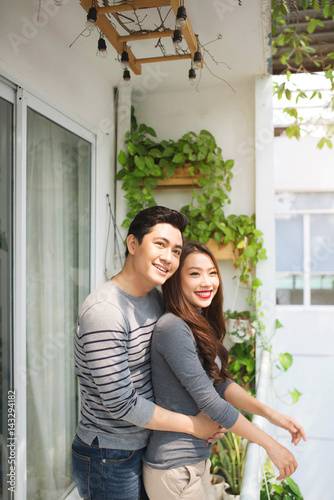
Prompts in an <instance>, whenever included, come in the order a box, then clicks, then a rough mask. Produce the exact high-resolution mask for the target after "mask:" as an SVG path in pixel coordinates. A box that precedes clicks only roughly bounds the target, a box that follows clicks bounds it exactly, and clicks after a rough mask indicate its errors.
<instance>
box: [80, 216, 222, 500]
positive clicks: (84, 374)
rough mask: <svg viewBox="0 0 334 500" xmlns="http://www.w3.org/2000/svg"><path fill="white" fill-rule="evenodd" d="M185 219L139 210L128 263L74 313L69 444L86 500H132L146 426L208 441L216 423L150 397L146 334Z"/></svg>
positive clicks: (129, 240) (158, 310) (130, 234)
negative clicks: (75, 403)
mask: <svg viewBox="0 0 334 500" xmlns="http://www.w3.org/2000/svg"><path fill="white" fill-rule="evenodd" d="M186 225H187V219H186V217H185V216H184V215H183V214H181V213H180V212H177V211H175V210H170V209H168V208H165V207H151V208H147V209H145V210H142V211H141V212H139V213H138V214H137V215H136V217H135V218H134V220H133V221H132V223H131V225H130V228H129V232H128V236H127V240H126V243H127V251H126V261H125V264H124V267H123V269H122V270H121V271H120V273H119V274H117V275H116V276H115V277H114V278H112V280H111V281H108V282H107V283H105V284H104V285H102V286H101V287H99V288H98V289H97V290H95V291H94V292H92V293H91V294H90V295H89V296H88V297H87V299H86V300H85V302H84V304H83V306H82V308H81V311H80V313H79V318H78V323H77V329H76V342H75V358H76V372H77V376H78V379H79V383H80V393H81V421H80V422H79V425H78V427H77V434H76V437H75V439H74V442H73V477H74V479H75V482H76V484H77V488H78V491H79V494H80V496H81V497H82V498H84V499H90V500H138V499H139V498H140V489H141V470H142V456H143V454H144V451H145V447H146V445H147V442H148V439H149V434H150V431H149V429H154V430H161V431H174V432H183V433H187V434H191V435H193V436H196V437H198V438H200V439H207V438H209V437H210V436H212V435H214V434H215V432H217V431H218V425H217V424H215V423H214V422H212V421H211V420H210V419H209V418H208V417H206V416H205V415H203V414H199V415H198V416H187V415H181V414H178V413H173V412H170V411H168V410H165V409H163V408H161V407H159V406H157V405H155V404H154V403H153V390H152V384H151V371H150V339H151V335H152V331H153V328H154V325H155V323H156V321H157V320H158V318H159V317H160V316H161V315H162V313H163V304H162V300H161V296H160V294H159V292H158V291H157V290H156V289H155V287H156V286H157V285H162V284H163V283H164V282H165V281H166V280H167V279H168V278H169V277H170V276H171V275H172V274H173V273H174V272H175V271H176V269H177V268H178V266H179V259H180V255H181V252H182V245H183V235H182V232H183V231H184V229H185V227H186Z"/></svg>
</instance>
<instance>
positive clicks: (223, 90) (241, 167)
mask: <svg viewBox="0 0 334 500" xmlns="http://www.w3.org/2000/svg"><path fill="white" fill-rule="evenodd" d="M234 88H235V90H236V93H233V92H232V90H231V89H230V88H229V87H227V86H224V85H223V84H219V87H216V88H211V89H203V90H200V91H199V92H196V90H195V88H191V87H190V88H189V91H187V92H170V93H154V94H148V95H147V96H146V97H145V99H143V100H141V101H139V102H138V101H137V102H136V98H135V96H134V99H133V100H134V106H135V111H136V116H137V120H138V123H145V124H146V125H148V126H150V127H153V129H154V130H155V131H156V133H157V136H158V140H163V139H173V140H178V139H179V138H181V137H182V135H183V134H185V133H186V132H189V131H193V132H196V133H198V132H200V130H202V129H206V130H208V131H209V132H211V133H212V134H213V136H214V137H215V139H216V142H217V145H218V146H220V147H221V148H222V152H223V157H224V160H228V159H234V160H235V166H234V169H233V172H234V178H233V180H232V183H231V184H232V191H231V193H230V197H231V200H232V203H231V205H230V206H226V209H225V212H226V214H230V213H235V214H248V215H251V214H252V213H254V211H255V200H254V189H255V180H254V176H255V171H254V81H253V79H249V80H247V81H244V82H243V83H242V84H240V85H235V87H234ZM190 195H191V192H190V189H178V188H168V189H161V188H159V189H158V190H156V200H157V202H158V203H160V204H162V205H166V206H168V207H171V208H175V209H180V208H181V207H182V206H183V205H184V204H186V203H188V201H189V200H190ZM220 269H221V272H222V277H223V282H224V300H225V308H226V309H227V308H229V307H232V303H233V297H234V293H235V282H234V281H232V278H233V276H234V274H235V269H234V268H233V265H232V262H231V261H221V262H220ZM244 299H245V293H244V292H243V291H242V290H241V291H239V292H238V296H237V302H236V308H246V306H247V304H245V301H244Z"/></svg>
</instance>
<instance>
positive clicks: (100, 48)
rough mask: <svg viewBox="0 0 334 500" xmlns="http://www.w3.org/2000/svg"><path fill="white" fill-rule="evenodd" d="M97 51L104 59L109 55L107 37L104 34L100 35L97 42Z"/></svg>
mask: <svg viewBox="0 0 334 500" xmlns="http://www.w3.org/2000/svg"><path fill="white" fill-rule="evenodd" d="M97 53H98V55H99V56H100V57H101V58H102V59H105V58H106V57H107V55H108V52H107V44H106V41H105V39H104V38H103V37H102V36H100V38H99V40H98V42H97Z"/></svg>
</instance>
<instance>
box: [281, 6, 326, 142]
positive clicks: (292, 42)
mask: <svg viewBox="0 0 334 500" xmlns="http://www.w3.org/2000/svg"><path fill="white" fill-rule="evenodd" d="M271 6H272V9H271V13H272V35H273V40H272V54H273V55H275V54H277V52H278V50H280V51H281V52H282V55H281V57H280V61H281V63H282V64H283V65H284V66H285V71H284V72H283V73H284V74H285V75H286V81H284V82H282V83H277V82H275V83H274V94H275V95H277V97H278V99H282V97H283V96H284V97H286V99H288V100H289V101H291V99H292V96H293V95H295V103H296V104H297V103H298V100H299V99H304V100H309V101H311V100H312V99H314V98H315V97H317V98H319V99H322V97H323V96H322V93H321V92H320V90H314V91H313V92H312V93H306V92H304V91H303V90H301V89H298V88H297V87H296V86H295V85H292V84H289V81H290V77H291V74H292V73H308V72H309V71H308V70H307V64H306V62H309V61H310V60H311V61H312V64H314V65H315V66H316V67H317V68H318V71H322V72H323V73H324V76H325V78H326V79H328V80H329V81H330V90H331V97H330V99H329V101H328V102H327V103H326V104H325V105H324V108H328V109H330V110H332V111H333V109H334V67H333V64H334V52H327V53H326V50H324V52H323V53H316V50H315V49H314V48H313V47H312V46H311V39H310V35H312V34H313V33H314V32H316V31H317V29H318V28H322V27H323V26H324V23H323V21H322V20H321V19H318V18H317V17H316V16H314V17H311V16H309V15H306V16H305V26H306V29H305V31H303V32H301V30H300V24H301V23H296V26H287V19H288V15H289V13H290V12H293V11H294V12H298V11H302V10H308V11H309V10H311V9H313V10H314V11H315V12H316V13H320V14H321V15H322V17H323V18H324V19H328V18H332V19H334V5H333V4H332V2H329V1H328V0H302V1H299V2H297V1H295V2H285V1H278V0H272V3H271ZM324 47H325V46H324ZM331 60H333V62H330V61H331ZM284 113H285V114H286V115H287V116H288V117H292V118H293V119H294V120H293V122H292V123H291V124H290V125H289V126H288V127H287V129H286V135H287V136H288V137H289V138H292V137H295V138H296V139H300V137H301V132H302V131H304V132H308V131H309V130H310V127H313V126H314V125H317V124H319V125H320V126H321V127H322V128H323V130H324V133H323V137H321V138H320V139H319V141H318V144H317V146H318V148H319V149H322V148H323V147H324V146H325V145H326V146H327V147H328V148H332V147H333V143H332V137H333V134H334V128H333V125H332V124H331V123H328V121H327V122H326V120H324V119H323V118H322V117H321V115H320V116H319V117H318V118H317V119H316V120H311V121H306V120H305V119H304V118H303V117H302V116H300V115H299V111H298V109H297V107H296V106H288V107H286V108H285V109H284Z"/></svg>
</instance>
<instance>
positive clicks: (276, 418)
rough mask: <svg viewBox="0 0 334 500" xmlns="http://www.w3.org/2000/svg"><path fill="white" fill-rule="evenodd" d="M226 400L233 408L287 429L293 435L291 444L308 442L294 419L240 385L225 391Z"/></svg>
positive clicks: (232, 386) (232, 385)
mask: <svg viewBox="0 0 334 500" xmlns="http://www.w3.org/2000/svg"><path fill="white" fill-rule="evenodd" d="M224 398H225V400H226V401H228V402H229V403H231V404H232V405H233V406H235V407H237V408H239V409H240V410H243V411H246V412H248V413H252V414H253V415H259V416H260V417H264V418H266V419H267V420H268V422H270V423H271V424H274V425H276V426H278V427H282V429H286V430H287V431H289V432H290V434H291V442H292V443H293V444H294V445H297V444H298V443H299V441H300V440H301V439H303V440H304V441H306V436H305V432H304V429H303V427H302V426H301V425H300V424H299V423H298V422H297V421H296V420H295V419H294V418H292V417H289V416H287V415H284V414H283V413H279V412H277V411H275V410H273V409H272V408H270V407H269V406H267V405H265V404H263V403H261V401H258V400H257V399H256V398H253V396H251V395H250V394H248V392H246V391H245V390H244V389H243V388H242V387H240V386H239V385H238V384H230V385H228V386H227V388H226V389H225V393H224Z"/></svg>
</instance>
